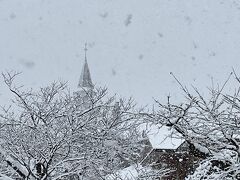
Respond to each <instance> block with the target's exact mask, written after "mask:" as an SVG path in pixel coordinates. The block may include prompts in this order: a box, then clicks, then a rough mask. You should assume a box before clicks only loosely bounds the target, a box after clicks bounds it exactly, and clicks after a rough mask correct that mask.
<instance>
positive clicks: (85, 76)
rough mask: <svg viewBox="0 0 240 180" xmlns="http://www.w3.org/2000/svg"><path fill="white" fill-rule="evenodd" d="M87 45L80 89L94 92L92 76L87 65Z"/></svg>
mask: <svg viewBox="0 0 240 180" xmlns="http://www.w3.org/2000/svg"><path fill="white" fill-rule="evenodd" d="M87 50H88V49H87V44H85V48H84V51H85V61H84V65H83V69H82V73H81V76H80V79H79V83H78V87H79V88H82V89H84V90H92V89H93V88H94V85H93V83H92V79H91V74H90V71H89V67H88V63H87Z"/></svg>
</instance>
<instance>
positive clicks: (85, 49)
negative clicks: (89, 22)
mask: <svg viewBox="0 0 240 180" xmlns="http://www.w3.org/2000/svg"><path fill="white" fill-rule="evenodd" d="M87 50H88V49H87V43H85V48H84V51H85V61H87Z"/></svg>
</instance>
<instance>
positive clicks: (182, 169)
mask: <svg viewBox="0 0 240 180" xmlns="http://www.w3.org/2000/svg"><path fill="white" fill-rule="evenodd" d="M148 128H149V131H148V132H147V133H146V135H147V139H148V141H145V144H147V146H146V147H147V148H146V149H145V151H144V153H143V156H142V160H141V165H142V166H151V167H152V168H153V169H162V168H164V169H170V171H171V172H170V173H169V174H167V175H166V176H164V177H162V178H161V179H163V180H183V179H184V178H185V177H186V176H187V175H188V174H190V173H191V172H192V171H193V170H194V169H195V166H196V165H197V162H198V161H199V157H196V156H195V155H194V154H193V153H191V151H190V148H189V145H188V143H187V142H186V141H185V140H184V139H182V138H181V136H180V135H178V134H177V133H176V132H173V130H172V129H170V128H169V127H166V126H162V127H157V126H149V127H148Z"/></svg>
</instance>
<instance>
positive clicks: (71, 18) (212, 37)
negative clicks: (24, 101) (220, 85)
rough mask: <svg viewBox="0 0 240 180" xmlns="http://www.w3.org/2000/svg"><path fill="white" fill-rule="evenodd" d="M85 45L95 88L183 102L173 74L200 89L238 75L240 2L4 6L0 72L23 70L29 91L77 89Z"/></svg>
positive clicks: (128, 0) (110, 0) (127, 0)
mask: <svg viewBox="0 0 240 180" xmlns="http://www.w3.org/2000/svg"><path fill="white" fill-rule="evenodd" d="M85 42H87V43H88V45H89V48H88V49H89V50H88V63H89V66H90V71H91V74H92V79H93V81H94V83H95V84H97V85H99V86H104V85H106V86H107V87H108V88H109V91H110V92H111V93H118V94H120V95H122V96H125V97H128V96H133V97H134V98H135V99H136V101H137V102H138V103H139V104H142V105H144V104H148V103H152V102H153V101H152V97H156V98H157V99H160V100H165V99H166V98H165V97H166V95H168V94H169V93H170V94H172V96H173V97H174V98H175V99H178V97H179V96H181V93H179V92H180V90H179V88H178V85H177V84H176V82H175V81H174V79H173V78H172V77H171V76H170V74H169V72H174V74H175V75H176V76H177V77H178V78H179V79H180V80H181V81H182V82H183V83H184V84H186V85H190V84H193V85H195V86H197V87H199V88H201V90H202V91H205V90H203V89H202V88H205V87H206V86H208V85H210V84H211V77H213V78H214V80H215V81H216V82H223V81H224V80H225V79H226V78H227V76H228V74H229V73H230V71H231V68H232V67H234V68H235V69H236V71H237V72H239V73H240V68H239V65H240V60H239V58H240V1H238V0H211V1H210V0H191V1H190V0H181V1H179V0H85V1H84V0H1V1H0V70H1V71H5V70H17V71H22V72H23V73H22V75H21V77H19V81H18V82H19V83H21V84H25V85H26V87H33V88H37V87H40V86H45V85H47V84H49V83H50V82H52V81H54V80H58V79H61V80H65V81H68V82H69V85H70V87H71V89H72V90H76V89H77V83H78V80H79V77H80V74H81V69H82V65H83V60H84V51H83V48H84V43H85ZM1 82H2V80H1ZM0 91H1V92H0V94H1V96H0V99H1V101H2V102H6V101H7V99H8V97H9V96H8V94H7V93H6V88H5V85H4V84H3V83H0Z"/></svg>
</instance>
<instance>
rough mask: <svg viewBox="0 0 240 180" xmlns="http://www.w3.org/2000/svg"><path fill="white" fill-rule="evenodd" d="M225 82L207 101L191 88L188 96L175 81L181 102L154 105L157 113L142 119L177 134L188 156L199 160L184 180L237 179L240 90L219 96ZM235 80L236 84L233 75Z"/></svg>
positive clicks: (213, 90) (185, 89) (212, 89)
mask: <svg viewBox="0 0 240 180" xmlns="http://www.w3.org/2000/svg"><path fill="white" fill-rule="evenodd" d="M232 74H233V73H231V75H230V76H229V78H230V77H231V76H232ZM234 74H235V72H234ZM173 77H174V78H175V76H174V75H173ZM229 78H228V80H227V81H226V82H225V83H224V85H223V86H221V87H219V86H218V87H216V88H214V87H213V88H210V89H209V92H210V96H208V97H205V96H203V95H201V93H200V91H199V90H198V89H197V88H195V87H193V92H190V91H189V90H188V89H187V88H186V87H184V86H183V85H182V84H181V83H180V82H179V81H178V80H177V79H176V78H175V79H176V81H177V82H178V83H179V85H180V86H181V88H182V90H183V92H184V95H185V99H186V100H185V102H183V103H181V104H174V103H172V102H171V101H170V100H171V99H170V97H168V99H167V103H166V104H163V103H160V102H159V101H156V103H157V104H158V106H159V108H158V110H156V111H155V112H153V113H149V114H147V116H146V117H147V118H146V119H148V120H149V119H150V121H151V122H153V123H156V124H161V125H166V126H169V127H171V128H172V129H173V130H174V131H175V132H177V134H179V133H180V134H181V135H180V136H181V137H179V138H184V139H185V140H186V141H187V142H188V144H189V148H190V152H191V153H193V154H194V155H195V156H196V157H199V158H200V159H202V161H201V163H200V164H199V166H198V168H197V169H196V171H195V172H194V174H192V175H191V176H189V177H188V179H194V180H195V179H196V180H197V179H204V178H208V179H215V180H217V179H239V178H240V177H239V176H240V118H239V115H240V96H239V92H240V88H238V89H237V91H236V92H235V93H234V94H233V95H229V94H226V93H223V89H224V87H225V86H226V84H227V82H228V81H229ZM235 79H236V80H237V81H238V82H239V83H240V80H239V78H238V77H237V75H236V74H235Z"/></svg>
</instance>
